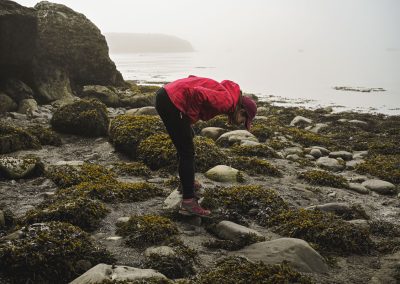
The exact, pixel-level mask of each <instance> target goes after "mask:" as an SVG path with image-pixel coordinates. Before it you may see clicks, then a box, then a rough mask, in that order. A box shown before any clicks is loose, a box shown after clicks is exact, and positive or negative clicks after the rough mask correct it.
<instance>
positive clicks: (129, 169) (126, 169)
mask: <svg viewBox="0 0 400 284" xmlns="http://www.w3.org/2000/svg"><path fill="white" fill-rule="evenodd" d="M113 170H114V171H115V172H116V173H118V174H125V175H134V176H144V177H149V176H150V175H151V171H150V169H149V168H148V167H147V166H146V165H145V164H143V163H142V162H130V163H124V162H118V163H114V164H113Z"/></svg>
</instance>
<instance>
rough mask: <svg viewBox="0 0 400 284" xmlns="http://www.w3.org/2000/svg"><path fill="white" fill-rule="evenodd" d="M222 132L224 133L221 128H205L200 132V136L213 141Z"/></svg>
mask: <svg viewBox="0 0 400 284" xmlns="http://www.w3.org/2000/svg"><path fill="white" fill-rule="evenodd" d="M224 132H226V130H225V129H224V128H221V127H205V128H203V129H202V130H201V131H200V135H201V136H204V137H207V138H211V139H212V140H214V141H215V140H217V139H218V137H220V136H221V134H223V133H224Z"/></svg>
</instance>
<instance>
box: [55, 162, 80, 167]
mask: <svg viewBox="0 0 400 284" xmlns="http://www.w3.org/2000/svg"><path fill="white" fill-rule="evenodd" d="M84 163H85V162H84V161H57V162H56V163H55V164H54V165H56V166H66V165H67V166H75V167H77V166H82V165H83V164H84Z"/></svg>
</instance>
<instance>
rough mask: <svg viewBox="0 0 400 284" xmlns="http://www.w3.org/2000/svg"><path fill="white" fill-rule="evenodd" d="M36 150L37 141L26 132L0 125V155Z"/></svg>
mask: <svg viewBox="0 0 400 284" xmlns="http://www.w3.org/2000/svg"><path fill="white" fill-rule="evenodd" d="M38 148H40V142H39V140H38V139H37V138H36V137H34V136H33V135H31V134H30V133H28V132H27V131H25V130H23V129H21V128H17V127H13V126H11V125H6V124H4V123H0V154H7V153H11V152H14V151H18V150H26V149H38Z"/></svg>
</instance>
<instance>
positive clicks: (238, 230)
mask: <svg viewBox="0 0 400 284" xmlns="http://www.w3.org/2000/svg"><path fill="white" fill-rule="evenodd" d="M215 233H216V234H217V236H218V237H220V238H221V239H223V240H231V241H234V242H239V241H240V240H241V239H242V238H243V237H245V236H247V235H256V236H258V237H260V238H262V237H263V235H262V234H261V233H259V232H257V231H256V230H253V229H250V228H247V227H245V226H242V225H238V224H236V223H233V222H230V221H221V222H219V223H218V224H217V225H216V226H215Z"/></svg>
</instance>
